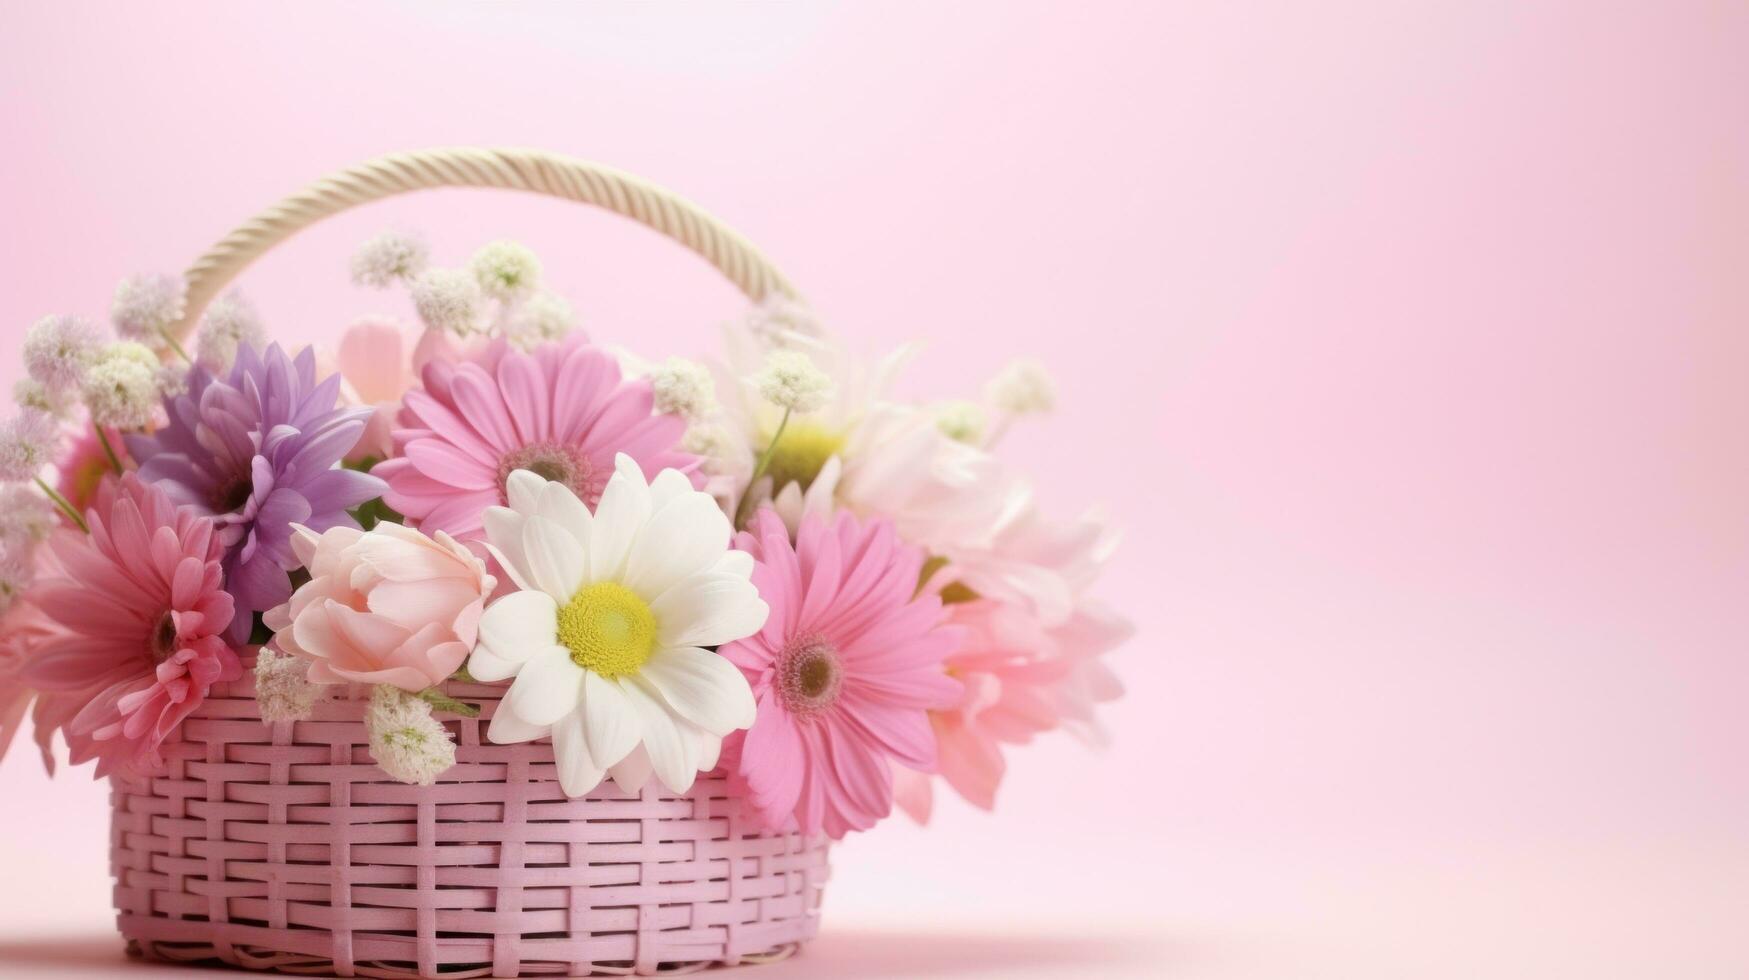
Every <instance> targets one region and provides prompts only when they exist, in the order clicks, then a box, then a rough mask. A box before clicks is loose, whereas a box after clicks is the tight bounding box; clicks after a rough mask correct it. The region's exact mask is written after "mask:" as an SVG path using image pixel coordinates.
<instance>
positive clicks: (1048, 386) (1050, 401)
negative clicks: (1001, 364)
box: [985, 360, 1057, 415]
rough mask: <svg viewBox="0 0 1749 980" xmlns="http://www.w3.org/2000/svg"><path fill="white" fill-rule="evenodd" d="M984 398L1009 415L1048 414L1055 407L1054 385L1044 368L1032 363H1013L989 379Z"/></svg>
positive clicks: (1055, 393) (1055, 390)
mask: <svg viewBox="0 0 1749 980" xmlns="http://www.w3.org/2000/svg"><path fill="white" fill-rule="evenodd" d="M985 397H987V398H989V399H990V404H992V405H995V406H996V408H997V409H998V410H999V411H1002V412H1005V413H1007V414H1009V415H1026V414H1029V413H1032V412H1048V411H1050V410H1051V409H1052V408H1055V407H1056V404H1057V386H1056V382H1054V381H1052V380H1051V375H1050V372H1048V371H1046V370H1045V368H1044V365H1042V364H1040V363H1039V362H1037V361H1033V360H1020V361H1014V362H1013V363H1011V364H1009V365H1008V366H1007V367H1005V368H1003V369H1002V370H1001V371H1000V372H999V373H998V374H997V375H996V377H994V378H992V379H990V383H989V385H988V386H987V387H986V389H985Z"/></svg>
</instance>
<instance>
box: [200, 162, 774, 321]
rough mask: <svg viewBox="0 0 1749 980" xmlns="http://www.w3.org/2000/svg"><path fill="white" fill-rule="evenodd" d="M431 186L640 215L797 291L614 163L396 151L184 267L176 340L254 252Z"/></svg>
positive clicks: (689, 210)
mask: <svg viewBox="0 0 1749 980" xmlns="http://www.w3.org/2000/svg"><path fill="white" fill-rule="evenodd" d="M434 187H501V188H505V189H507V190H518V191H530V192H532V193H536V194H547V195H550V196H552V197H562V198H565V199H567V200H572V201H581V202H583V203H585V204H593V205H596V206H597V207H602V208H606V209H607V210H609V211H613V212H615V213H617V214H623V215H625V216H626V217H628V218H632V219H634V220H636V221H639V222H641V223H643V224H645V225H647V226H649V227H651V228H653V229H655V230H656V231H659V232H661V233H662V234H664V235H667V236H668V237H669V238H672V239H674V240H675V241H677V242H679V243H680V244H682V245H685V246H686V247H687V248H690V249H692V250H693V251H694V252H697V253H698V254H699V255H701V256H703V257H704V258H705V260H706V261H708V262H710V264H711V265H714V266H716V267H717V269H718V270H720V271H721V272H722V273H723V275H725V276H727V277H728V278H729V281H730V282H733V283H734V284H735V285H736V286H737V287H739V288H740V290H741V292H743V293H745V294H747V296H748V297H749V298H751V299H753V300H754V301H758V300H761V299H763V298H765V296H767V295H768V294H770V293H773V292H776V293H782V294H784V295H793V294H794V292H795V290H794V289H793V288H792V287H791V286H790V284H789V282H788V281H787V280H786V279H784V277H783V275H782V274H781V273H779V272H778V271H777V269H776V268H775V267H774V266H772V264H771V261H770V260H769V259H767V258H766V257H765V256H764V255H762V254H760V252H759V250H758V249H757V248H754V247H753V245H752V243H750V242H748V241H747V240H746V239H745V238H742V237H741V236H740V235H738V234H736V233H735V232H734V231H732V230H731V229H729V227H728V226H726V225H724V224H723V223H722V222H720V221H718V220H717V219H715V218H713V217H711V216H710V215H709V214H707V213H705V211H704V210H703V209H701V208H699V207H698V205H696V204H693V203H691V202H690V201H687V200H685V199H684V198H681V197H679V196H678V195H675V194H673V193H671V192H669V191H666V190H663V189H662V188H660V187H657V186H655V185H654V184H650V183H648V182H645V181H642V180H639V179H638V178H636V177H633V176H632V175H630V174H626V173H622V172H620V171H618V170H614V169H613V168H611V167H604V166H602V165H601V164H598V163H590V162H588V161H585V160H579V159H577V158H575V157H568V156H563V155H560V154H556V153H544V152H542V151H540V150H517V149H473V148H468V147H453V148H448V149H437V150H421V151H419V152H416V153H394V154H390V155H389V156H384V157H378V158H376V159H375V160H370V161H367V162H365V163H361V164H359V165H358V166H356V167H351V168H348V169H346V170H342V171H340V172H338V173H334V174H330V175H328V176H327V177H324V178H322V179H321V180H318V181H316V182H315V183H314V184H311V185H310V186H309V187H306V188H304V189H303V190H302V191H299V192H298V193H296V194H293V195H292V196H291V197H288V198H286V199H285V200H283V201H281V202H279V203H278V204H275V205H274V206H273V207H271V208H268V209H267V210H265V211H263V212H261V213H260V214H258V215H256V216H255V217H253V218H251V219H250V220H249V221H248V222H246V223H244V224H243V225H241V226H240V227H238V228H237V229H236V230H235V231H233V232H231V233H230V234H229V235H226V236H225V237H224V240H223V241H221V242H219V243H218V244H217V245H214V246H213V247H212V248H211V249H210V250H209V251H208V252H207V253H206V254H205V255H203V256H201V257H200V258H199V259H198V260H196V261H195V263H194V264H193V265H191V266H189V267H188V271H187V272H186V273H185V274H184V278H185V279H186V280H187V283H188V305H187V313H186V315H185V316H184V317H183V319H182V321H181V322H179V323H177V324H176V325H175V326H174V327H172V328H171V331H172V333H173V334H174V335H175V336H177V337H179V338H180V337H183V336H186V335H187V333H188V330H189V327H190V326H192V325H193V324H194V323H196V322H198V321H199V320H200V317H201V314H202V313H204V312H205V311H206V308H207V305H208V304H209V303H211V302H212V301H213V298H214V297H216V296H217V295H218V294H219V291H220V290H222V289H224V288H225V286H226V285H228V284H229V283H230V282H231V280H233V279H235V278H236V277H237V276H238V274H239V273H241V272H242V271H243V270H244V269H246V268H248V266H249V264H250V263H252V262H254V261H255V259H256V258H257V257H259V256H260V255H262V254H263V253H264V252H266V251H267V250H268V249H270V248H272V247H273V246H274V245H276V244H278V243H279V242H281V241H284V240H285V239H287V238H289V237H291V236H292V235H293V234H295V233H296V232H298V231H300V230H302V229H303V228H306V227H308V226H310V225H313V224H315V223H316V222H318V221H320V220H322V219H323V218H326V217H328V216H329V215H332V214H338V213H340V212H341V211H344V210H346V209H347V208H351V207H355V206H357V205H360V204H367V203H369V202H371V201H376V200H381V199H382V198H385V197H392V196H394V195H396V194H405V193H407V192H408V191H417V190H425V189H427V188H434Z"/></svg>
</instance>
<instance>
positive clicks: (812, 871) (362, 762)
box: [111, 149, 828, 978]
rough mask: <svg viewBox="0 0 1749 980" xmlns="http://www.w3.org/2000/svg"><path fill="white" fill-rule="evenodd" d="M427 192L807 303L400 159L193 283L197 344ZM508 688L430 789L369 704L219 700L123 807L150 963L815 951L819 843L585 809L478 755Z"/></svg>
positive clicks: (295, 205)
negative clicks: (237, 307) (280, 276)
mask: <svg viewBox="0 0 1749 980" xmlns="http://www.w3.org/2000/svg"><path fill="white" fill-rule="evenodd" d="M431 187H491V188H503V189H510V190H521V191H529V192H534V193H540V194H546V195H550V196H554V197H560V198H565V199H569V200H574V201H580V202H583V203H588V204H594V205H597V206H599V207H603V208H606V209H608V210H611V211H615V212H618V213H620V214H623V215H626V216H628V217H631V218H633V219H635V220H637V221H639V222H641V223H643V224H645V225H648V226H649V227H651V228H654V229H655V230H657V231H659V232H662V233H663V234H665V235H667V236H669V237H670V238H673V239H674V240H676V241H678V242H679V243H681V244H683V245H685V246H686V247H688V248H690V249H692V250H693V251H695V252H697V253H699V254H700V255H701V256H703V257H704V258H705V259H706V260H707V261H709V262H710V263H711V264H712V265H714V266H715V267H716V268H717V269H718V270H719V271H721V272H722V273H723V274H724V275H725V276H727V277H728V278H729V279H730V281H732V282H733V283H735V285H737V286H738V287H740V289H741V290H742V291H743V292H744V293H746V294H747V295H748V296H749V297H750V298H752V299H754V300H760V299H762V298H764V297H766V296H767V295H768V294H770V293H773V292H779V293H784V294H789V293H791V292H792V290H791V288H790V287H789V285H788V284H787V283H786V282H785V280H784V279H783V277H782V276H781V275H780V274H779V273H778V272H777V271H776V270H775V269H774V268H773V267H772V266H771V264H770V263H769V262H768V261H767V260H766V259H765V258H764V256H762V255H761V254H760V253H759V252H758V251H757V250H756V249H754V248H753V247H752V246H751V245H749V244H748V243H747V242H746V241H745V240H744V239H742V238H741V237H740V236H739V235H736V234H735V233H734V232H733V231H730V230H729V229H727V228H726V227H724V226H723V225H721V224H720V223H718V222H716V221H715V220H714V219H712V218H711V217H710V216H709V215H707V214H705V213H704V212H703V211H701V210H699V209H698V208H697V207H695V206H693V205H691V204H689V203H687V202H686V201H684V200H682V199H680V198H678V197H675V196H674V195H672V194H670V193H668V192H666V191H664V190H662V189H660V188H656V187H653V186H651V185H649V184H647V183H644V182H642V181H640V180H638V179H637V178H634V177H631V176H628V175H626V174H623V173H619V172H618V171H614V170H611V169H609V168H606V167H602V166H599V165H596V164H591V163H586V162H584V161H580V160H575V159H571V158H568V157H562V156H556V155H553V154H546V153H541V152H538V151H530V150H478V149H450V150H435V151H428V152H423V153H412V154H397V155H394V156H388V157H383V158H380V159H377V160H373V161H371V162H369V163H365V164H362V165H360V166H357V167H353V168H351V169H349V170H346V171H342V172H340V173H337V174H334V175H332V176H330V177H328V178H326V179H324V180H321V181H318V182H317V183H315V184H313V185H311V186H310V187H309V188H307V189H306V190H305V191H303V192H301V193H299V194H297V195H294V196H292V197H290V198H287V199H286V200H284V201H282V202H280V203H279V204H278V205H275V206H274V207H272V208H270V209H268V210H267V211H264V212H262V213H261V214H260V215H257V216H256V217H255V218H254V219H253V220H251V221H250V222H248V223H247V224H244V225H242V226H241V227H239V228H238V229H237V230H235V231H234V232H232V233H231V234H230V235H229V236H227V237H226V238H225V239H224V241H222V242H220V243H219V244H218V245H217V246H215V247H214V248H213V249H212V251H210V252H208V253H207V254H206V255H205V256H202V257H201V258H200V259H199V260H198V261H197V262H195V264H194V265H193V266H191V267H190V269H189V270H188V272H187V273H186V274H185V278H186V280H187V283H188V293H187V315H186V317H185V318H184V319H183V321H182V322H181V323H180V324H178V325H177V326H176V327H175V328H174V332H176V333H178V334H182V333H186V331H187V329H188V327H189V325H190V324H192V323H194V322H196V321H197V320H198V319H199V317H200V314H201V312H202V311H203V310H204V309H205V307H206V306H207V304H208V303H209V302H211V300H212V299H213V297H214V296H216V295H218V293H219V292H220V291H221V290H222V289H223V288H224V286H225V285H226V284H227V283H228V282H229V281H230V280H231V279H233V278H234V277H235V276H236V275H237V274H238V273H239V272H241V271H242V269H243V268H244V267H246V266H247V265H248V264H249V263H250V262H251V261H253V260H254V259H255V258H256V257H258V256H260V255H261V254H262V253H264V252H266V251H267V250H268V249H269V248H271V247H272V246H273V245H274V244H276V243H277V242H279V241H281V240H282V239H284V238H286V237H287V236H289V235H291V234H292V233H294V232H296V231H297V230H298V229H300V228H303V227H305V226H307V225H309V224H311V223H313V222H315V221H317V220H320V219H321V218H323V217H326V216H328V215H331V214H334V213H336V212H338V211H341V210H345V209H346V208H349V207H352V206H355V205H358V204H362V203H365V202H368V201H372V200H376V199H378V198H382V197H387V196H390V195H394V194H399V193H403V192H407V191H413V190H418V189H422V188H431ZM504 690H505V689H504V688H503V687H501V686H496V687H495V686H483V685H473V684H460V683H453V682H452V683H451V684H449V685H448V686H447V691H448V693H449V694H450V695H452V696H454V697H457V698H460V699H463V700H465V701H468V702H471V703H477V704H479V705H480V706H481V715H480V717H479V718H472V719H470V718H455V717H452V716H447V715H439V717H443V718H447V719H448V720H447V721H446V724H447V725H448V726H449V727H450V729H451V731H452V732H453V733H454V735H455V739H456V765H455V766H454V768H452V769H450V770H449V771H447V772H445V773H444V774H443V775H442V776H441V777H440V779H439V781H438V784H437V785H435V786H411V785H405V784H402V783H398V782H395V781H393V780H392V779H390V778H389V777H388V776H387V775H385V774H384V773H383V771H382V770H381V769H380V768H378V767H377V766H376V765H375V764H374V763H373V761H372V759H371V756H370V753H369V747H368V745H369V743H368V739H367V737H366V734H365V727H364V723H363V720H362V719H363V715H364V709H365V706H366V704H367V703H368V702H367V700H365V699H363V698H362V697H361V698H360V699H358V700H340V701H333V702H329V703H326V704H322V705H320V706H318V708H317V711H316V714H315V715H314V717H312V718H311V719H310V720H307V721H299V722H282V723H277V724H273V725H268V724H264V723H263V722H262V721H261V718H260V713H259V709H258V707H257V703H256V701H255V699H254V692H253V688H252V682H251V680H250V679H249V678H247V677H245V679H244V680H242V681H240V682H238V683H235V684H228V685H226V684H221V685H218V686H216V687H215V688H214V690H213V691H212V693H211V695H210V696H209V697H208V698H207V700H206V702H205V703H204V704H203V705H202V706H201V707H200V708H199V709H198V710H197V711H195V712H194V714H193V715H191V716H190V717H189V718H188V719H187V720H186V721H185V722H184V723H183V724H182V726H181V729H180V734H179V736H177V737H176V740H175V741H173V742H168V743H166V745H165V754H166V757H167V759H168V760H169V761H168V767H167V769H166V771H164V772H163V773H161V774H158V775H155V776H152V777H150V778H146V779H143V780H131V781H130V780H123V779H120V778H117V779H116V780H115V782H114V784H113V792H112V800H113V809H114V823H113V829H112V840H111V864H112V870H113V873H114V876H115V904H116V908H117V910H118V912H119V915H118V924H119V926H120V929H121V932H122V935H123V936H125V937H126V938H127V939H128V941H129V948H130V950H132V951H134V952H136V953H137V954H139V955H144V956H148V957H153V958H159V959H168V960H178V961H203V960H204V961H212V960H218V961H222V962H224V963H229V964H232V965H235V966H244V967H250V968H254V969H271V970H279V971H283V972H287V973H300V974H312V975H336V974H337V975H339V976H345V977H351V976H366V977H432V978H435V977H440V976H441V977H446V978H447V977H458V978H459V977H482V976H497V977H516V976H553V975H559V976H563V975H578V974H590V973H595V974H608V975H626V974H639V975H648V974H654V973H658V972H662V973H669V972H688V971H691V970H697V969H703V968H705V967H708V966H711V965H713V964H718V963H723V964H736V963H748V962H761V961H768V960H771V959H777V958H782V957H784V956H787V955H789V954H790V953H793V952H794V951H795V950H796V949H797V948H798V946H799V944H800V943H802V942H803V941H805V940H807V939H809V938H812V937H813V935H814V934H815V932H816V930H817V929H818V923H819V909H820V897H821V891H822V889H823V887H824V885H825V882H826V877H827V847H828V842H827V840H826V839H825V838H824V837H803V836H801V835H799V834H769V833H760V832H756V831H755V830H754V829H752V827H751V826H750V825H747V824H743V823H742V822H741V820H740V818H739V817H738V816H737V804H736V802H735V801H734V800H733V799H731V798H730V796H729V792H728V787H727V782H726V780H725V779H724V778H723V777H722V776H721V775H720V774H706V775H701V776H700V777H699V779H698V781H697V783H696V784H695V785H694V786H693V787H692V789H691V790H690V791H688V792H687V793H685V794H682V795H678V796H677V795H674V794H671V793H669V792H667V791H666V790H664V789H663V788H662V787H661V786H660V785H659V783H658V781H656V780H651V781H650V783H649V785H648V787H647V788H646V789H645V790H644V792H643V793H642V795H640V796H626V795H623V794H621V793H620V792H619V790H618V789H617V788H615V787H614V786H613V784H612V783H606V784H603V785H602V786H601V787H600V788H598V789H597V790H595V791H594V792H592V793H590V794H589V795H588V797H586V798H583V799H575V800H573V799H567V798H566V796H565V794H564V793H563V792H562V791H561V789H560V787H559V783H558V781H557V776H556V774H555V772H554V767H553V749H552V745H551V743H550V742H549V741H547V740H541V741H539V742H533V743H524V744H517V745H492V744H489V743H487V742H485V741H484V740H483V739H482V737H481V735H482V733H483V732H484V731H485V728H486V724H487V722H488V721H489V720H490V718H491V716H492V712H493V710H494V709H495V708H496V706H497V703H498V697H499V696H500V695H501V694H502V693H503V692H504Z"/></svg>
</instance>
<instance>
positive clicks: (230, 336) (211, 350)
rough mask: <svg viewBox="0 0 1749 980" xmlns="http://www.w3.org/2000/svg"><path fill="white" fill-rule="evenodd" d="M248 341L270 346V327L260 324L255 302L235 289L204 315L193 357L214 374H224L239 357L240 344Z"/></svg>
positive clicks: (252, 343) (251, 343)
mask: <svg viewBox="0 0 1749 980" xmlns="http://www.w3.org/2000/svg"><path fill="white" fill-rule="evenodd" d="M243 344H248V345H249V346H250V347H253V348H256V349H257V350H259V349H261V348H263V347H266V346H267V328H266V327H264V326H262V324H261V316H260V314H258V313H256V312H255V306H254V304H252V303H250V302H249V301H248V300H247V299H245V298H244V297H243V296H242V294H240V293H238V292H236V291H234V290H233V291H232V292H229V293H226V294H225V295H223V296H221V297H219V298H218V299H217V300H214V301H213V305H212V306H210V307H207V311H206V315H205V316H203V317H201V320H200V330H199V332H198V333H196V334H195V350H194V360H195V362H196V363H197V364H199V365H200V366H201V367H204V368H206V369H207V370H208V371H211V372H212V373H214V374H224V373H225V372H227V371H229V370H230V369H231V362H232V361H234V360H236V359H237V348H238V347H239V346H240V345H243Z"/></svg>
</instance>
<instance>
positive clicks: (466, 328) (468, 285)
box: [413, 269, 481, 335]
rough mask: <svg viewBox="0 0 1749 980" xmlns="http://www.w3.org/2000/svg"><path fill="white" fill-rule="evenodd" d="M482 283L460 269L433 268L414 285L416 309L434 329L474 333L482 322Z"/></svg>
mask: <svg viewBox="0 0 1749 980" xmlns="http://www.w3.org/2000/svg"><path fill="white" fill-rule="evenodd" d="M480 299H481V297H480V284H479V283H478V282H476V281H475V280H474V277H473V276H472V275H469V274H468V273H466V272H463V271H462V270H460V269H432V270H431V271H429V272H427V273H425V274H424V275H422V276H420V277H419V278H418V279H416V280H414V282H413V308H414V309H415V310H417V311H418V312H419V319H421V320H424V321H425V325H426V326H428V327H431V328H432V329H434V330H447V331H449V332H450V333H454V334H463V335H466V334H471V333H473V332H474V331H475V330H476V329H478V323H479V319H480Z"/></svg>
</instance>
